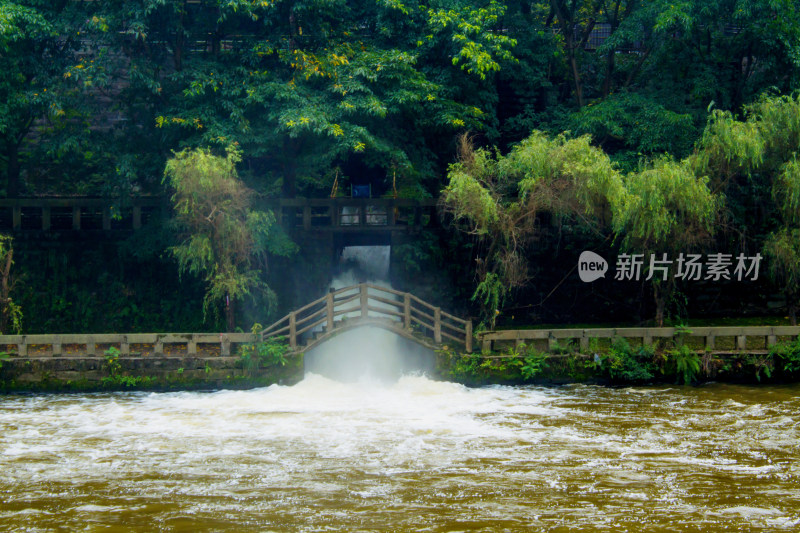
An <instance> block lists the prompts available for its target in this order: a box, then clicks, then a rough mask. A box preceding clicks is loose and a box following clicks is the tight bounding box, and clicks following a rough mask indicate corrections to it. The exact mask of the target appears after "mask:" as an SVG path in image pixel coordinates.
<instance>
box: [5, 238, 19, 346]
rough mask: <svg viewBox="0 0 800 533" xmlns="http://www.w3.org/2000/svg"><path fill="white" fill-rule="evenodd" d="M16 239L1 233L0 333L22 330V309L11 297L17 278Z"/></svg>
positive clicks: (17, 332)
mask: <svg viewBox="0 0 800 533" xmlns="http://www.w3.org/2000/svg"><path fill="white" fill-rule="evenodd" d="M13 243H14V239H13V238H12V237H10V236H8V235H0V334H2V333H5V334H8V333H9V332H10V331H13V332H14V333H16V334H19V333H20V332H21V331H22V309H21V308H20V306H19V305H18V304H16V303H15V302H14V300H13V299H12V298H11V291H12V290H13V289H14V285H15V280H14V277H13V274H12V272H11V268H12V267H13V266H14V247H13Z"/></svg>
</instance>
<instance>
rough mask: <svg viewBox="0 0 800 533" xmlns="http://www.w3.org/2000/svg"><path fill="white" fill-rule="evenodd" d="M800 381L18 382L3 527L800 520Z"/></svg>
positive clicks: (421, 527)
mask: <svg viewBox="0 0 800 533" xmlns="http://www.w3.org/2000/svg"><path fill="white" fill-rule="evenodd" d="M798 393H800V387H797V386H786V387H740V386H729V385H709V386H705V387H701V388H685V387H637V388H627V389H610V388H602V387H594V386H580V385H578V386H568V387H563V388H539V387H488V388H480V389H469V388H465V387H462V386H460V385H456V384H453V383H446V382H437V381H432V380H429V379H427V378H425V377H420V376H405V377H403V378H401V379H400V380H399V381H397V382H395V383H393V384H389V385H385V384H379V383H375V382H360V383H349V384H344V383H339V382H335V381H331V380H329V379H326V378H323V377H321V376H317V375H313V374H312V375H308V376H307V377H306V379H305V380H303V381H302V382H301V383H299V384H297V385H295V386H291V387H285V386H272V387H269V388H264V389H258V390H251V391H235V392H234V391H218V392H207V393H202V392H201V393H198V392H191V393H189V392H181V393H159V394H150V393H119V394H107V393H106V394H85V395H37V396H8V397H3V398H0V494H2V497H1V498H0V528H2V529H4V530H15V531H17V530H27V531H56V530H66V531H101V530H102V531H150V530H169V531H198V530H206V531H720V530H742V531H754V530H764V531H775V530H787V531H797V530H798V529H800V399H798Z"/></svg>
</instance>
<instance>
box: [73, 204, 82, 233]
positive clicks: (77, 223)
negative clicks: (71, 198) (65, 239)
mask: <svg viewBox="0 0 800 533" xmlns="http://www.w3.org/2000/svg"><path fill="white" fill-rule="evenodd" d="M72 229H73V230H75V231H78V230H79V229H81V208H80V206H78V205H74V206H72Z"/></svg>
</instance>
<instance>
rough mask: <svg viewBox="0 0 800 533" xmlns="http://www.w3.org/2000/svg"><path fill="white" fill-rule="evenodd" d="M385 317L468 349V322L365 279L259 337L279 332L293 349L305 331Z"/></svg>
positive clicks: (406, 328) (439, 341)
mask: <svg viewBox="0 0 800 533" xmlns="http://www.w3.org/2000/svg"><path fill="white" fill-rule="evenodd" d="M370 318H378V319H385V320H388V321H390V322H391V323H392V325H394V326H395V327H397V328H400V329H402V330H404V331H407V332H409V333H411V332H413V331H418V332H420V333H422V334H423V335H425V336H428V337H430V338H431V339H432V340H433V342H434V343H435V344H437V345H439V344H442V343H443V342H444V339H449V340H452V341H454V342H456V343H459V344H463V345H464V346H465V348H466V350H467V352H471V351H472V322H471V321H469V320H462V319H460V318H458V317H456V316H453V315H451V314H449V313H445V312H444V311H442V310H441V308H439V307H436V306H434V305H431V304H429V303H427V302H425V301H423V300H421V299H419V298H417V297H416V296H414V295H413V294H409V293H407V292H400V291H396V290H393V289H388V288H385V287H379V286H377V285H372V284H368V283H361V284H360V285H354V286H351V287H345V288H343V289H339V290H336V291H332V292H330V293H328V294H327V295H325V296H323V297H322V298H319V299H317V300H314V301H313V302H311V303H309V304H307V305H305V306H303V307H301V308H300V309H297V310H296V311H292V312H291V313H289V314H288V315H286V316H284V317H283V318H281V319H280V320H278V321H277V322H275V323H274V324H272V325H271V326H269V327H267V328H266V329H264V330H263V331H262V332H261V338H262V339H268V338H271V337H277V336H283V337H285V338H287V339H288V342H289V346H290V347H291V349H293V350H297V349H298V348H300V347H301V345H302V339H303V336H304V335H305V336H306V337H310V336H311V335H310V334H312V333H314V332H317V333H322V334H328V333H332V332H333V331H335V330H336V329H338V328H340V327H343V326H345V325H347V324H346V321H347V320H357V319H362V320H366V319H370Z"/></svg>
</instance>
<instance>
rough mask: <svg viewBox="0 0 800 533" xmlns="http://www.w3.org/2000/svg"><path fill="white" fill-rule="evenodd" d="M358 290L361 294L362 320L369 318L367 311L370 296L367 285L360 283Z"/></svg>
mask: <svg viewBox="0 0 800 533" xmlns="http://www.w3.org/2000/svg"><path fill="white" fill-rule="evenodd" d="M358 290H359V291H360V292H361V318H367V316H368V315H369V309H367V306H368V305H369V294H367V284H366V283H359V284H358Z"/></svg>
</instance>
